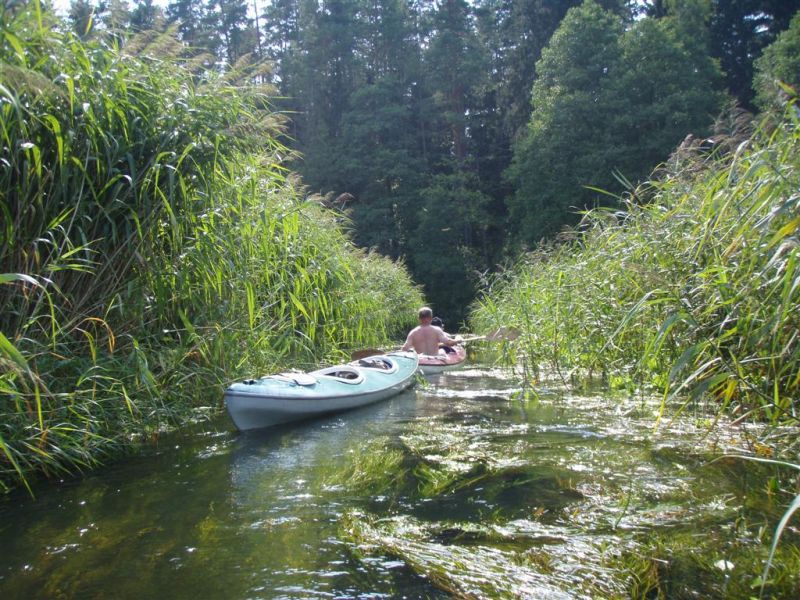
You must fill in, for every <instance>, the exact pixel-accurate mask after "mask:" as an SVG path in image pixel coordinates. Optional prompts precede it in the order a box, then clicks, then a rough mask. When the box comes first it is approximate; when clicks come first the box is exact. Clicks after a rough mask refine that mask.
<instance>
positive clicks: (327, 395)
mask: <svg viewBox="0 0 800 600" xmlns="http://www.w3.org/2000/svg"><path fill="white" fill-rule="evenodd" d="M418 365H419V359H418V356H417V355H416V354H415V353H413V352H389V353H387V354H380V355H377V356H370V357H368V358H364V359H361V360H357V361H353V362H351V363H347V364H344V365H337V366H333V367H326V368H324V369H319V370H316V371H312V372H310V373H281V374H278V375H270V376H268V377H262V378H261V379H248V380H245V381H242V382H238V383H234V384H233V385H231V386H230V387H228V389H227V390H225V406H226V407H227V409H228V414H230V416H231V419H232V420H233V422H234V424H235V425H236V427H238V428H239V429H242V430H245V429H257V428H261V427H269V426H271V425H278V424H279V423H288V422H290V421H297V420H301V419H310V418H312V417H317V416H321V415H325V414H328V413H333V412H339V411H343V410H349V409H352V408H358V407H360V406H366V405H368V404H372V403H374V402H379V401H380V400H385V399H386V398H389V397H391V396H394V395H395V394H398V393H400V392H402V391H403V390H405V389H406V388H408V387H409V386H411V385H412V384H413V383H414V381H415V379H414V374H415V372H416V370H417V367H418Z"/></svg>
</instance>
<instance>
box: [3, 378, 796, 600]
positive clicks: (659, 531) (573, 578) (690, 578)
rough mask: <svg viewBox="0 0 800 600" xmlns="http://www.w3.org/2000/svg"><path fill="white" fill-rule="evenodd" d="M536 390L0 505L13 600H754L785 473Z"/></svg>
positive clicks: (221, 431) (197, 431)
mask: <svg viewBox="0 0 800 600" xmlns="http://www.w3.org/2000/svg"><path fill="white" fill-rule="evenodd" d="M519 386H520V384H519V382H518V380H517V379H516V378H515V377H513V376H511V375H510V374H509V373H508V372H506V371H503V370H496V369H494V370H493V369H488V368H486V369H467V370H462V371H456V372H452V373H446V374H443V375H440V376H436V377H434V378H431V380H430V383H428V384H425V385H418V386H417V387H416V388H414V389H411V390H409V391H407V392H405V393H403V394H402V395H400V396H397V397H395V398H393V399H391V400H388V401H385V402H383V403H380V404H377V405H374V406H371V407H368V408H365V409H360V410H357V411H354V412H349V413H344V414H339V415H335V416H331V417H328V418H323V419H319V420H315V421H311V422H307V423H301V424H296V425H293V426H282V427H277V428H272V429H268V430H263V431H258V432H249V433H244V434H242V433H237V432H235V431H234V430H233V427H232V425H231V424H230V422H229V421H228V419H227V418H226V417H220V418H217V419H215V420H213V421H210V422H208V421H207V422H204V423H202V424H201V425H199V426H196V427H193V428H189V429H187V430H185V431H182V432H180V433H179V434H171V435H166V436H162V437H161V438H160V439H159V440H158V443H157V444H156V445H154V446H151V447H147V448H145V449H144V450H143V451H142V452H141V453H139V454H138V455H136V456H134V457H130V458H126V459H123V460H120V461H118V462H116V463H114V464H111V465H109V466H107V467H104V468H102V469H100V470H97V471H95V472H92V473H90V474H88V475H86V476H84V477H78V478H74V479H69V480H66V481H64V482H54V483H52V484H50V483H48V484H40V485H38V486H37V487H36V492H37V496H36V498H34V499H31V498H30V497H28V496H27V495H25V494H24V493H22V492H19V493H15V494H13V495H11V496H10V497H7V498H5V499H0V597H2V598H4V599H16V598H26V599H28V598H187V599H203V598H226V599H239V598H241V599H245V598H248V599H250V598H270V599H272V598H446V597H451V596H453V595H455V596H459V597H486V598H494V597H522V598H599V597H609V598H611V597H629V596H632V595H636V594H637V593H639V594H640V595H645V594H647V593H648V590H649V593H651V595H652V594H654V593H656V591H657V590H662V592H664V593H667V594H669V595H670V597H698V596H704V597H738V596H739V595H740V594H743V595H741V597H747V594H752V595H757V593H758V589H757V588H751V586H752V584H753V581H754V579H755V578H756V577H757V576H758V574H759V573H760V570H761V568H762V565H763V555H764V553H765V545H766V546H768V544H769V542H770V539H771V537H770V536H771V533H772V529H774V525H775V523H776V522H777V519H779V518H780V515H781V511H782V508H781V507H782V506H785V504H781V503H780V502H778V501H777V500H776V499H775V498H771V497H770V495H769V494H767V493H758V492H757V493H753V490H762V489H766V488H768V487H769V485H770V482H773V485H774V481H775V472H774V470H773V469H770V468H767V467H761V466H755V467H754V466H753V465H752V464H750V465H746V464H744V461H741V460H736V459H725V460H719V461H716V462H713V463H712V462H710V458H711V457H712V456H715V455H719V454H721V453H723V452H736V451H740V450H749V449H750V448H747V447H745V446H746V444H747V441H748V436H747V432H746V431H744V430H742V429H740V428H735V427H732V426H730V425H728V424H724V426H722V427H717V428H716V429H714V431H715V432H716V433H714V434H713V435H712V434H710V433H709V420H708V419H709V417H708V416H707V415H705V414H703V413H702V412H700V411H699V409H696V410H694V411H692V412H687V413H686V414H684V415H683V416H682V417H681V418H680V419H676V420H675V421H674V422H667V421H664V422H662V424H661V425H660V426H659V428H658V429H657V430H656V429H654V424H655V421H656V414H657V412H658V409H659V401H658V399H657V398H650V397H635V398H631V397H626V396H624V395H620V394H610V393H608V392H604V391H602V390H589V391H584V392H575V391H570V390H568V389H567V388H565V387H563V386H561V385H559V384H557V383H555V382H549V383H545V384H541V385H539V386H538V387H537V394H535V395H532V396H531V395H525V394H522V393H521V389H520V387H519ZM782 501H784V502H785V500H782ZM785 535H786V540H785V543H782V545H781V547H782V548H783V547H788V548H789V551H791V550H792V549H793V551H794V552H797V548H798V546H797V542H798V536H797V534H796V532H794V531H793V530H790V531H788V532H787V534H785ZM766 549H768V548H766ZM787 568H788V567H787ZM779 571H780V567H778V571H776V572H779ZM793 581H794V583H793V582H792V581H790V582H789V583H788V584H787V585H789V587H788V588H780V589H778V592H779V596H780V594H781V593H783V592H781V591H780V590H783V589H789V590H791V589H796V587H792V586H796V585H797V584H796V577H795V580H793ZM776 589H777V588H776ZM654 590H655V591H654Z"/></svg>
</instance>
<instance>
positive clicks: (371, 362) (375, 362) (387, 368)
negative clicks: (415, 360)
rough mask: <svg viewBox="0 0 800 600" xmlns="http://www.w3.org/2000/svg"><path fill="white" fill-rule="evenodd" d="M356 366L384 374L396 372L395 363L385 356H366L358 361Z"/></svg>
mask: <svg viewBox="0 0 800 600" xmlns="http://www.w3.org/2000/svg"><path fill="white" fill-rule="evenodd" d="M358 366H359V367H361V368H363V369H374V370H376V371H382V372H384V373H394V372H395V371H397V363H396V362H394V361H393V360H392V359H391V358H388V357H386V356H368V357H367V358H362V359H361V360H359V361H358Z"/></svg>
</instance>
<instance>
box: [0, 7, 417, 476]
mask: <svg viewBox="0 0 800 600" xmlns="http://www.w3.org/2000/svg"><path fill="white" fill-rule="evenodd" d="M118 44H119V41H118V40H117V39H116V38H113V39H111V40H106V39H104V38H103V37H96V38H94V39H91V40H88V41H87V40H80V39H78V38H77V37H75V36H74V35H72V34H71V33H69V32H68V31H65V30H64V29H63V28H62V26H61V24H60V23H59V22H58V21H56V20H54V19H53V17H52V16H48V15H46V14H44V13H42V11H41V10H40V8H39V4H38V2H32V3H28V4H26V5H25V6H24V7H20V8H17V9H16V10H11V9H7V10H5V11H4V12H3V13H2V15H0V69H1V70H0V142H1V143H2V147H3V154H2V160H1V161H0V194H1V195H2V199H1V201H0V327H1V328H2V333H0V488H6V489H7V488H9V487H12V486H15V485H17V484H20V483H26V482H27V479H28V476H29V475H30V474H32V473H44V474H46V475H50V476H57V475H60V474H62V473H66V472H74V471H76V470H81V469H85V468H88V467H91V466H93V465H94V464H96V463H97V462H98V461H99V460H101V459H103V457H105V456H107V455H108V454H109V453H116V452H119V451H121V450H122V449H124V448H127V447H129V445H130V442H131V439H132V438H135V437H137V436H139V435H142V434H145V433H148V432H152V431H157V430H158V429H159V428H160V427H162V426H163V425H164V424H166V423H177V422H180V421H181V419H182V418H183V417H185V416H187V415H189V414H190V413H191V411H192V409H193V408H195V407H197V406H200V405H208V404H217V405H218V403H219V400H220V397H221V390H222V386H223V384H224V383H225V382H226V381H228V380H229V379H231V378H234V377H237V376H240V375H242V374H245V373H258V372H262V371H267V370H271V369H276V368H283V367H286V366H289V365H300V364H304V363H309V362H312V361H317V360H319V359H320V358H323V357H327V358H329V359H334V358H336V357H338V356H341V355H342V352H343V349H345V348H347V347H352V346H356V345H360V344H364V345H375V344H380V343H382V342H385V341H386V339H387V337H388V336H389V335H390V334H394V333H395V332H396V330H397V329H400V328H403V327H405V326H406V325H407V324H408V320H409V317H410V319H411V320H412V321H413V314H414V312H413V307H416V306H418V305H419V304H420V303H421V302H422V298H421V295H420V292H419V290H418V289H417V288H416V287H415V286H413V285H412V284H411V282H410V279H409V277H408V274H407V272H406V271H405V269H404V267H403V266H402V265H398V264H394V263H391V262H390V261H388V260H386V259H383V258H381V257H378V256H374V255H370V254H366V253H364V252H362V251H359V250H357V249H355V248H354V247H353V245H352V244H351V243H350V241H349V239H348V236H347V233H346V231H345V227H346V226H347V223H346V222H343V220H342V218H341V216H340V215H336V214H333V213H331V212H329V211H327V210H325V209H323V208H322V207H321V205H320V204H319V203H318V202H316V201H314V199H313V198H308V197H306V195H305V192H304V190H303V189H302V186H301V185H300V184H299V182H297V181H295V180H294V178H293V177H292V176H291V174H290V173H288V172H287V171H286V170H285V168H284V167H283V166H282V165H283V162H284V160H285V158H286V157H287V155H288V151H287V150H286V149H285V148H284V147H283V146H282V145H281V144H280V143H279V142H278V141H277V139H278V133H279V131H280V127H281V122H282V120H281V118H280V116H279V115H276V114H275V113H273V112H272V111H271V110H270V109H269V94H270V90H269V89H268V88H266V87H264V86H261V85H257V84H256V83H254V82H258V81H261V80H262V79H263V69H264V67H263V65H258V64H251V63H249V62H248V61H246V60H244V61H241V62H240V63H239V64H237V65H233V66H232V67H230V68H229V69H226V70H225V71H224V72H218V71H215V70H209V69H206V68H203V67H202V60H200V59H198V58H189V57H186V58H183V50H184V49H183V47H182V46H181V45H180V44H179V43H178V42H177V41H176V40H175V38H174V37H173V36H172V35H171V34H170V33H169V32H167V33H163V34H152V33H151V34H148V35H146V36H139V37H137V38H134V39H132V40H129V41H127V42H126V44H125V45H123V46H122V47H119V45H118ZM198 65H200V66H198ZM26 484H27V483H26Z"/></svg>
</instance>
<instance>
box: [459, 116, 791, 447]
mask: <svg viewBox="0 0 800 600" xmlns="http://www.w3.org/2000/svg"><path fill="white" fill-rule="evenodd" d="M799 142H800V121H799V120H798V113H797V111H796V109H795V108H794V106H792V107H790V108H789V109H788V110H787V113H786V117H785V119H784V120H782V121H781V122H780V123H779V124H778V125H775V124H774V123H773V124H772V125H770V126H769V127H766V126H765V127H764V128H762V129H761V130H759V131H757V132H756V133H755V134H754V135H753V136H752V138H751V139H749V140H747V141H745V142H743V143H741V144H740V145H739V146H738V147H735V149H734V150H733V151H732V152H731V153H730V154H727V155H725V156H724V157H719V156H717V155H716V154H712V155H710V156H709V155H708V154H707V153H703V152H700V151H699V150H696V151H688V150H687V149H684V150H683V151H682V152H680V153H676V155H675V157H674V158H673V159H672V160H671V162H670V164H669V165H667V170H666V173H665V174H663V175H662V176H660V177H659V178H657V179H654V180H653V181H651V182H649V183H648V184H646V185H644V186H641V187H640V188H639V189H638V190H636V191H635V192H634V193H633V194H632V195H631V197H629V198H628V199H627V202H626V205H625V210H624V211H619V212H610V211H600V210H598V211H594V212H590V213H589V214H587V215H586V216H585V218H584V219H583V222H582V225H581V229H582V231H581V232H580V233H579V234H575V235H573V236H572V239H569V240H566V241H562V242H560V243H558V244H553V245H549V246H545V247H541V248H539V249H537V250H536V251H534V252H532V253H530V254H528V255H526V256H525V257H523V258H522V259H521V260H520V261H519V262H518V264H516V265H515V266H514V267H513V268H512V269H511V270H510V271H508V272H506V273H505V274H503V275H501V276H499V277H498V278H497V279H496V280H495V281H494V282H493V284H492V285H491V286H490V287H488V288H487V289H486V291H485V295H484V296H483V298H482V299H481V300H480V301H478V302H477V304H476V306H475V308H474V312H473V314H472V322H473V325H474V326H475V327H476V328H477V329H480V330H483V329H486V330H490V329H491V328H492V327H494V326H497V325H500V324H502V325H514V326H517V327H519V328H520V329H521V330H522V331H523V332H524V333H523V335H522V337H521V339H520V346H519V350H520V353H519V356H520V357H521V359H522V360H525V361H526V363H525V366H526V369H527V370H528V371H529V372H530V374H532V375H534V376H535V375H536V373H535V371H536V369H537V368H539V367H542V366H547V367H549V368H552V369H555V370H557V371H558V372H561V373H562V374H563V375H564V376H565V377H566V376H568V375H571V374H575V373H576V372H581V373H591V372H595V373H602V374H604V375H605V376H607V377H608V378H609V379H610V380H611V381H612V382H615V383H619V384H629V385H643V384H645V385H656V386H658V387H659V388H660V389H662V390H663V392H664V398H665V406H666V404H667V402H666V400H672V399H676V398H680V399H682V400H683V402H684V403H683V406H688V405H689V404H691V403H695V402H705V401H710V402H712V403H714V404H713V405H714V406H715V407H717V408H719V409H722V410H729V411H731V412H733V413H736V414H738V415H740V416H741V418H752V419H756V420H767V421H769V422H772V423H787V422H789V423H794V424H796V423H797V420H798V412H797V411H798V398H800V393H799V392H800V344H799V343H798V337H799V336H800V270H799V269H798V242H799V241H800V239H799V238H798V232H800V216H799V215H800V194H798V189H800V155H799V154H798V149H799V147H800V146H799V145H798V144H799ZM786 441H787V443H789V444H793V443H794V442H795V441H796V440H795V438H794V437H791V436H790V437H787V439H786Z"/></svg>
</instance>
